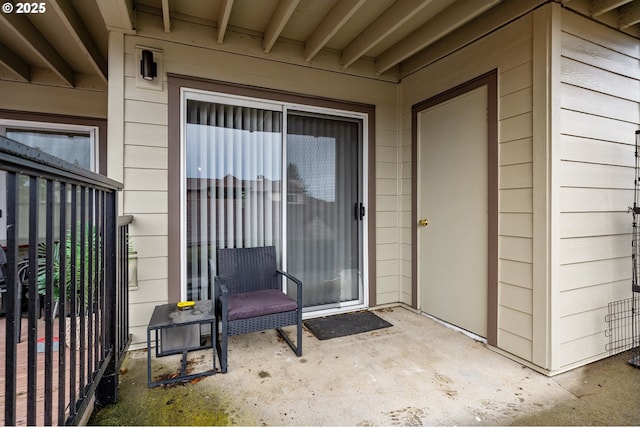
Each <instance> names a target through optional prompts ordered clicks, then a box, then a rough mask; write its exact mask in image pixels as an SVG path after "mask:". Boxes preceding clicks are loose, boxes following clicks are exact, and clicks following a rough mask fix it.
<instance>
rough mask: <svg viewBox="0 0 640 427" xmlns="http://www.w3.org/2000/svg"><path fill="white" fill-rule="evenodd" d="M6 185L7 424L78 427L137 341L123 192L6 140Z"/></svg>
mask: <svg viewBox="0 0 640 427" xmlns="http://www.w3.org/2000/svg"><path fill="white" fill-rule="evenodd" d="M0 183H4V184H5V185H0V209H2V208H4V209H2V210H3V212H0V214H1V215H0V225H2V226H3V227H2V228H5V227H6V232H5V230H2V229H1V228H0V245H2V246H4V247H5V248H6V250H5V252H6V258H7V263H6V266H5V269H4V273H5V283H4V285H3V286H5V289H4V290H5V292H3V294H2V299H3V301H2V305H3V310H4V319H1V318H0V325H3V326H4V333H5V334H4V335H5V337H4V338H5V339H4V340H0V341H2V342H0V346H1V347H2V348H0V350H2V351H1V354H0V358H1V359H4V360H1V361H2V364H3V365H4V375H3V376H4V424H5V425H15V424H28V425H55V424H58V425H64V424H78V423H79V422H81V419H82V418H83V416H84V415H85V414H86V413H87V408H88V407H89V405H90V402H91V401H92V398H93V397H94V396H95V397H96V400H97V401H98V402H101V403H105V404H106V403H113V402H115V401H116V400H117V385H118V381H117V375H118V369H119V364H120V361H121V358H122V355H123V353H124V352H125V351H126V348H127V346H128V343H129V339H130V338H129V332H128V328H129V324H128V299H127V295H128V293H127V271H128V269H127V262H128V257H127V243H128V239H127V238H126V236H127V232H128V224H129V223H130V222H131V218H130V217H129V218H123V219H121V220H120V221H119V219H118V217H117V204H118V200H117V196H118V190H119V189H121V188H122V186H121V184H119V183H117V182H115V181H113V180H110V179H108V178H106V177H104V176H101V175H98V174H94V173H91V172H89V171H87V170H85V169H81V168H78V167H76V166H74V165H71V164H69V163H66V162H64V161H62V160H60V159H58V158H56V157H52V156H50V155H47V154H45V153H43V152H41V151H39V150H35V149H32V148H30V147H27V146H25V145H22V144H19V143H17V142H14V141H11V140H8V139H6V138H2V137H0ZM5 223H6V224H5ZM0 332H2V331H0ZM0 336H1V334H0Z"/></svg>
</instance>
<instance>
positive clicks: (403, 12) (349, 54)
mask: <svg viewBox="0 0 640 427" xmlns="http://www.w3.org/2000/svg"><path fill="white" fill-rule="evenodd" d="M429 3H431V0H400V1H396V2H395V3H393V4H392V5H391V6H390V7H389V8H388V9H387V10H386V11H385V12H384V13H383V14H382V15H380V16H379V17H378V18H377V19H376V20H375V21H373V22H372V23H371V25H369V26H368V27H367V29H366V30H364V31H363V32H362V34H360V35H359V36H358V37H356V38H355V39H354V40H353V41H352V42H351V43H349V45H348V46H347V47H345V48H344V50H343V51H342V66H343V67H344V68H347V67H348V66H350V65H351V64H353V63H354V62H356V61H357V60H358V59H359V58H361V57H362V56H363V55H365V54H366V53H367V52H368V51H369V49H371V48H373V47H374V46H375V45H377V44H378V43H380V42H381V41H382V40H384V39H385V38H386V37H388V36H389V35H390V34H391V33H393V32H394V31H395V30H396V29H397V28H398V27H400V26H401V25H402V24H404V23H405V22H407V21H408V20H409V19H410V18H411V17H413V16H414V15H415V14H416V13H418V12H420V11H421V10H422V9H423V8H425V7H426V6H427V5H428V4H429Z"/></svg>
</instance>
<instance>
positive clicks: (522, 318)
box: [401, 15, 533, 360]
mask: <svg viewBox="0 0 640 427" xmlns="http://www.w3.org/2000/svg"><path fill="white" fill-rule="evenodd" d="M496 68H497V69H498V72H499V74H498V97H499V100H498V103H499V171H498V172H499V209H498V211H499V236H498V239H499V240H498V243H499V308H498V328H499V330H498V347H500V348H501V349H503V350H505V351H507V352H510V353H512V354H515V355H516V356H518V357H521V358H523V359H526V360H531V359H532V351H533V350H532V347H533V344H532V339H533V338H532V337H533V334H532V329H533V326H532V325H533V302H532V298H533V271H532V263H533V255H532V247H533V246H532V237H533V231H532V230H533V198H532V187H533V184H532V161H533V157H532V135H533V130H532V17H531V15H528V16H526V17H524V18H521V19H519V20H517V21H516V22H514V23H512V24H510V25H508V26H506V27H504V28H502V29H500V30H498V31H496V32H494V33H493V34H491V35H489V36H488V37H485V38H483V39H481V40H479V41H477V42H475V43H473V44H471V45H469V46H468V47H466V48H464V49H462V50H459V51H457V52H455V53H452V54H450V55H449V56H446V57H445V58H443V59H441V60H440V61H438V62H436V63H434V64H433V65H430V66H428V67H426V68H424V69H423V70H421V71H418V72H416V73H414V74H413V75H411V76H408V77H407V78H405V79H404V80H403V83H402V113H403V120H402V124H403V127H402V154H403V156H402V203H401V209H402V211H401V218H402V230H403V233H402V242H401V244H402V252H401V253H402V261H403V268H402V280H403V287H402V300H403V301H410V300H411V286H410V284H411V280H412V278H411V227H412V224H411V221H410V220H411V215H410V214H411V202H410V201H411V180H412V177H411V148H410V147H411V106H412V105H413V104H415V103H417V102H420V101H422V100H425V99H428V98H430V97H432V96H434V95H437V94H439V93H441V92H443V91H446V90H447V89H450V88H453V87H455V86H457V85H460V84H462V83H464V82H466V81H468V80H471V79H472V78H474V77H477V76H479V75H482V74H484V73H486V72H489V71H491V70H493V69H496ZM460 125H461V124H460V123H456V121H455V118H452V126H460ZM418 167H419V166H418ZM461 259H462V260H464V255H463V254H461ZM460 268H464V266H460ZM418 292H420V291H419V290H418Z"/></svg>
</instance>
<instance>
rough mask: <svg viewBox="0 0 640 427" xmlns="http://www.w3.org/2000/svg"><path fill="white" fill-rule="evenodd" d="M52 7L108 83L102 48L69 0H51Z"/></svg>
mask: <svg viewBox="0 0 640 427" xmlns="http://www.w3.org/2000/svg"><path fill="white" fill-rule="evenodd" d="M49 4H50V6H51V9H52V10H53V11H54V12H55V13H56V14H57V15H58V17H59V18H60V20H61V21H62V23H63V25H64V26H65V28H66V29H67V31H68V32H69V34H70V35H71V37H73V39H74V41H75V45H76V46H78V47H79V50H80V52H82V54H83V55H84V56H85V57H86V58H87V59H88V60H89V62H90V63H91V67H92V68H93V69H94V70H95V71H96V73H97V74H98V77H99V78H100V79H101V80H102V81H103V82H104V83H107V75H108V67H107V61H106V60H105V59H104V57H103V56H102V54H101V53H100V50H99V49H98V47H97V46H96V44H95V42H94V41H93V38H92V37H91V34H89V31H88V30H87V27H85V25H84V23H83V22H82V19H81V18H80V16H78V13H77V12H76V10H75V9H74V7H73V6H72V5H71V4H70V3H69V1H68V0H50V1H49Z"/></svg>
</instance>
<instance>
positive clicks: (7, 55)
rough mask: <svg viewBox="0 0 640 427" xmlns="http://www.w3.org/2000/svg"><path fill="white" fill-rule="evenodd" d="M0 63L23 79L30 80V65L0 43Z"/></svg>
mask: <svg viewBox="0 0 640 427" xmlns="http://www.w3.org/2000/svg"><path fill="white" fill-rule="evenodd" d="M0 63H1V64H2V65H4V66H5V67H7V68H8V69H10V70H11V71H12V72H13V73H14V74H16V75H17V76H19V77H20V78H21V79H22V80H23V81H25V82H28V81H30V80H31V67H30V66H29V64H27V63H26V62H24V61H23V60H22V59H20V58H19V57H18V56H16V55H15V54H14V53H13V52H12V51H11V50H10V49H9V48H8V47H6V46H5V45H3V44H2V43H0Z"/></svg>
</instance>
